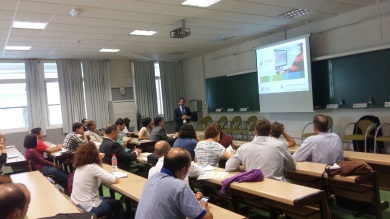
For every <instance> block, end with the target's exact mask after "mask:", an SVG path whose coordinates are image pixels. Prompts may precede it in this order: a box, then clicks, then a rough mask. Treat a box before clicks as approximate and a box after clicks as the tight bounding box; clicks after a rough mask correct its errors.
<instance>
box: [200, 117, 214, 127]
mask: <svg viewBox="0 0 390 219" xmlns="http://www.w3.org/2000/svg"><path fill="white" fill-rule="evenodd" d="M211 122H213V119H212V118H211V116H205V117H203V119H202V125H203V126H204V127H207V126H208V125H209V124H210V123H211Z"/></svg>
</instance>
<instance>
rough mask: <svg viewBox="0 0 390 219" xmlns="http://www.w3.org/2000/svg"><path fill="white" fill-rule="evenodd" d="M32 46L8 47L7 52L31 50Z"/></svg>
mask: <svg viewBox="0 0 390 219" xmlns="http://www.w3.org/2000/svg"><path fill="white" fill-rule="evenodd" d="M30 49H31V46H6V47H5V50H30Z"/></svg>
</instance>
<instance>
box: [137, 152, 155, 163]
mask: <svg viewBox="0 0 390 219" xmlns="http://www.w3.org/2000/svg"><path fill="white" fill-rule="evenodd" d="M150 154H153V153H149V152H142V153H141V154H140V155H138V157H137V161H138V162H140V163H144V164H149V163H148V160H147V157H148V156H149V155H150Z"/></svg>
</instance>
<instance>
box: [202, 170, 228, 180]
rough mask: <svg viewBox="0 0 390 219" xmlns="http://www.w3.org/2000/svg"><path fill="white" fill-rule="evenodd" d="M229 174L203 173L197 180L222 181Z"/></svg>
mask: <svg viewBox="0 0 390 219" xmlns="http://www.w3.org/2000/svg"><path fill="white" fill-rule="evenodd" d="M228 174H229V173H227V172H213V171H209V172H204V173H203V174H202V175H200V176H199V177H198V180H205V179H224V178H225V177H226V176H227V175H228Z"/></svg>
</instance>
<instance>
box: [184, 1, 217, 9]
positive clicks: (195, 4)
mask: <svg viewBox="0 0 390 219" xmlns="http://www.w3.org/2000/svg"><path fill="white" fill-rule="evenodd" d="M219 1H221V0H186V1H184V2H183V3H181V5H187V6H193V7H200V8H207V7H209V6H210V5H213V4H215V3H217V2H219Z"/></svg>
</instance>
